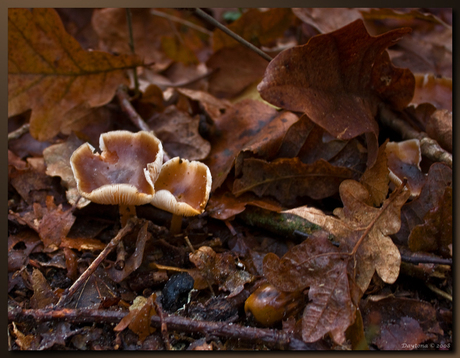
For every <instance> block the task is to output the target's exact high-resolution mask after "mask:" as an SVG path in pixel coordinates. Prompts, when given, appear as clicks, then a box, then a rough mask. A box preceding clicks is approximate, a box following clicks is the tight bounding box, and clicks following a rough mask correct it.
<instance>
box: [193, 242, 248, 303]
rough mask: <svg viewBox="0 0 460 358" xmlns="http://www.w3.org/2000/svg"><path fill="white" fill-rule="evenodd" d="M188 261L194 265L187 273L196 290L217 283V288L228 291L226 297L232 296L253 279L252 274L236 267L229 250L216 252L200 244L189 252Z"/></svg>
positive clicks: (233, 257) (232, 254) (233, 255)
mask: <svg viewBox="0 0 460 358" xmlns="http://www.w3.org/2000/svg"><path fill="white" fill-rule="evenodd" d="M190 262H192V263H193V264H194V265H195V266H196V269H191V270H188V273H189V274H190V276H192V277H193V279H194V280H195V283H194V288H195V289H197V290H200V289H204V288H208V287H209V286H210V285H213V284H217V285H218V286H219V290H222V291H229V292H230V294H229V295H228V297H233V296H236V295H237V294H238V293H240V292H241V291H243V289H244V285H245V284H246V283H249V282H252V281H253V280H254V276H253V275H251V274H250V273H249V272H247V271H246V270H242V269H240V268H238V266H237V264H236V260H235V254H234V253H232V252H231V251H226V252H223V253H216V252H215V251H214V250H213V249H212V248H211V247H209V246H201V247H200V248H199V249H198V250H196V251H195V252H193V253H191V254H190Z"/></svg>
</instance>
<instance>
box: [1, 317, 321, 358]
mask: <svg viewBox="0 0 460 358" xmlns="http://www.w3.org/2000/svg"><path fill="white" fill-rule="evenodd" d="M127 313H128V312H126V311H112V310H97V309H96V310H94V309H67V308H64V309H58V310H52V309H36V310H33V309H21V308H9V309H8V321H9V322H13V321H15V322H18V321H27V320H33V321H34V322H37V323H39V322H47V321H55V320H61V321H66V322H69V323H75V324H78V323H93V322H96V323H118V322H120V321H121V320H122V319H123V317H125V315H126V314H127ZM161 321H163V322H164V323H165V324H167V326H168V329H169V330H172V331H180V332H190V333H200V334H203V335H213V336H218V337H224V338H233V339H237V340H242V341H246V342H258V343H263V344H265V345H266V346H270V347H272V348H275V349H290V350H319V349H322V348H325V347H323V346H322V345H319V344H315V343H312V344H307V343H304V342H302V341H300V340H298V339H296V338H293V336H292V335H291V334H289V333H288V332H285V331H281V330H276V329H268V328H256V327H245V326H241V325H239V324H234V323H227V322H209V321H198V320H193V319H190V318H185V317H180V316H175V315H164V316H163V319H162V320H161V319H160V317H158V316H152V318H151V321H150V323H151V325H152V326H153V327H155V328H160V329H161Z"/></svg>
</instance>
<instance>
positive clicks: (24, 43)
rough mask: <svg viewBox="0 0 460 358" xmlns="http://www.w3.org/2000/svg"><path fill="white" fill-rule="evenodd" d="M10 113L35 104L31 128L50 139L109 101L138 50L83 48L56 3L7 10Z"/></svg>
mask: <svg viewBox="0 0 460 358" xmlns="http://www.w3.org/2000/svg"><path fill="white" fill-rule="evenodd" d="M8 28H9V31H8V116H12V115H15V114H19V113H22V112H24V111H26V110H28V109H32V115H31V118H30V133H31V134H32V136H33V137H35V138H37V139H39V140H47V139H50V138H52V137H54V136H55V135H56V134H58V133H59V131H60V130H61V127H62V126H64V125H66V124H67V123H68V122H70V121H73V119H74V118H76V117H77V118H78V117H80V116H81V115H82V113H85V112H86V111H87V110H88V109H89V108H90V107H98V106H102V105H104V104H106V103H108V102H109V101H110V100H111V99H112V97H113V95H114V93H115V90H116V89H117V87H118V86H119V85H120V84H128V81H127V78H126V77H125V70H126V69H128V68H133V67H135V66H139V65H141V64H142V63H141V62H140V60H139V59H138V58H137V57H136V56H132V55H131V56H128V55H122V56H113V55H111V54H109V53H105V52H99V51H85V50H83V49H82V48H81V46H80V45H79V44H78V42H77V41H76V40H75V39H74V38H73V37H72V36H70V35H69V34H68V33H67V32H66V31H65V29H64V26H63V25H62V22H61V20H60V18H59V15H58V14H57V13H56V11H55V10H53V9H44V8H37V9H33V10H32V11H30V10H28V9H9V10H8Z"/></svg>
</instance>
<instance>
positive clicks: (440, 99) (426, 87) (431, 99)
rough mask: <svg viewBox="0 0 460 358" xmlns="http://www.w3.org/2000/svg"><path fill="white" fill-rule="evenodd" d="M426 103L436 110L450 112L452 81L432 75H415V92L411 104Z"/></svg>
mask: <svg viewBox="0 0 460 358" xmlns="http://www.w3.org/2000/svg"><path fill="white" fill-rule="evenodd" d="M425 102H428V103H430V104H432V105H433V106H435V107H436V108H437V109H444V110H447V111H449V112H452V79H451V78H444V77H441V78H438V77H436V76H434V75H432V74H425V75H421V74H420V75H415V91H414V97H413V98H412V101H411V103H413V104H422V103H425Z"/></svg>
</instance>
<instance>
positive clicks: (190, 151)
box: [148, 106, 211, 160]
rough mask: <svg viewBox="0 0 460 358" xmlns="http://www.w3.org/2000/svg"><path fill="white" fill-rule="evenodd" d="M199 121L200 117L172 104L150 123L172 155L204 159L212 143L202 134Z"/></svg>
mask: <svg viewBox="0 0 460 358" xmlns="http://www.w3.org/2000/svg"><path fill="white" fill-rule="evenodd" d="M199 121H200V120H199V118H198V117H191V116H190V115H189V114H187V113H185V112H182V111H180V110H178V109H177V108H176V107H175V106H170V107H168V108H167V109H166V110H165V111H164V112H162V113H160V114H158V115H157V116H154V117H152V118H151V119H150V120H149V121H148V124H149V126H150V128H151V129H152V130H153V131H154V132H155V135H156V136H157V137H158V138H159V139H160V140H161V142H162V143H163V148H164V149H165V151H166V152H167V153H168V155H169V156H170V157H177V156H178V157H181V158H186V159H189V160H202V159H204V158H206V157H207V156H208V154H209V151H210V150H211V145H210V144H209V142H208V141H207V140H204V139H203V138H202V137H201V136H200V134H199V132H198V126H199Z"/></svg>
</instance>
